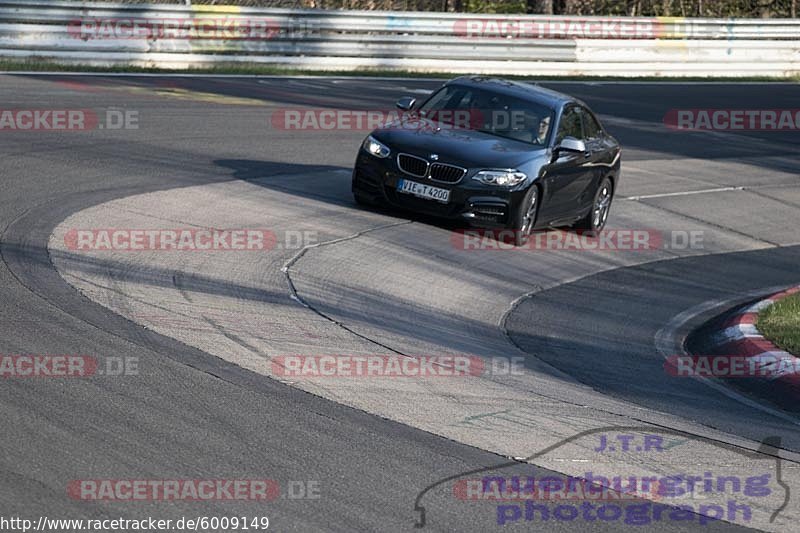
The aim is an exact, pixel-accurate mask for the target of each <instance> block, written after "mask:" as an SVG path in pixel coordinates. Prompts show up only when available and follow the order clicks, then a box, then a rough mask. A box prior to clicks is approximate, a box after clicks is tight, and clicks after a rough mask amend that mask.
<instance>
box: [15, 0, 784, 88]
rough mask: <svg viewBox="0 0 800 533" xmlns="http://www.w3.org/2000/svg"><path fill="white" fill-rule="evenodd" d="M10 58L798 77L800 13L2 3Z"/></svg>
mask: <svg viewBox="0 0 800 533" xmlns="http://www.w3.org/2000/svg"><path fill="white" fill-rule="evenodd" d="M0 58H5V59H12V60H34V59H41V60H49V61H55V62H58V63H61V64H83V65H91V66H112V65H133V66H142V67H161V68H192V67H209V66H217V65H223V64H243V63H254V64H262V65H280V66H285V67H296V68H302V69H313V70H326V71H336V70H352V69H380V70H396V69H402V70H412V71H420V72H425V71H442V72H454V73H479V74H481V73H484V74H489V73H491V74H518V75H537V74H544V75H615V76H659V75H670V76H730V77H736V76H791V75H797V74H798V65H800V20H794V19H791V20H787V19H780V20H742V19H740V20H733V19H731V20H716V19H682V18H680V19H679V18H643V17H633V18H613V17H557V16H526V15H519V16H514V15H463V14H452V13H402V12H373V11H322V10H287V9H258V8H247V7H236V6H210V5H194V6H184V5H165V4H116V3H84V2H70V1H63V0H61V1H59V0H56V1H40V0H16V1H6V0H0Z"/></svg>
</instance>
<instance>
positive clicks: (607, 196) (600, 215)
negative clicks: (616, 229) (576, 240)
mask: <svg viewBox="0 0 800 533" xmlns="http://www.w3.org/2000/svg"><path fill="white" fill-rule="evenodd" d="M613 199H614V185H613V184H612V183H611V180H610V179H609V178H603V181H601V182H600V186H599V187H598V188H597V192H596V193H595V195H594V202H593V203H592V209H591V211H589V214H587V215H586V216H585V217H584V218H583V219H582V220H581V221H580V222H578V223H577V224H575V227H576V228H577V229H581V230H586V231H600V230H602V229H603V228H604V227H605V225H606V221H607V220H608V213H609V212H610V211H611V201H612V200H613Z"/></svg>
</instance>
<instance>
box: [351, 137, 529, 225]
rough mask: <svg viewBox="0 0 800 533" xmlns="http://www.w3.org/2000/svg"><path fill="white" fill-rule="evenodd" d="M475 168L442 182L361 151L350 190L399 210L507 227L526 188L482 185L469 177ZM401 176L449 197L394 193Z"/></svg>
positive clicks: (476, 223)
mask: <svg viewBox="0 0 800 533" xmlns="http://www.w3.org/2000/svg"><path fill="white" fill-rule="evenodd" d="M477 171H478V169H469V170H468V172H467V174H466V175H465V176H464V177H463V178H462V179H461V181H459V182H458V183H442V182H438V181H434V180H431V179H429V178H417V177H413V176H409V175H407V174H405V173H403V172H402V171H401V170H400V169H399V168H398V167H397V163H396V160H395V158H394V157H388V158H386V159H379V158H376V157H374V156H372V155H370V154H368V153H366V152H364V151H363V150H361V151H359V154H358V157H357V158H356V164H355V168H354V169H353V192H354V193H358V194H361V195H365V196H368V197H370V198H372V199H374V200H378V201H382V202H385V203H388V204H389V205H392V206H395V207H398V208H401V209H408V210H410V211H414V212H417V213H424V214H426V215H432V216H435V217H440V218H445V219H449V220H458V221H462V222H465V223H467V224H469V225H470V226H476V227H485V228H496V227H503V228H505V227H509V226H510V225H511V224H512V220H513V213H514V211H515V210H516V208H517V206H518V205H519V203H520V202H522V200H523V198H524V196H525V192H526V189H524V188H523V189H519V188H512V189H501V188H499V187H491V186H488V185H484V184H482V183H479V182H477V181H474V180H472V176H473V175H474V174H475V173H476V172H477ZM400 179H405V180H410V181H416V182H419V183H425V184H427V185H431V186H433V187H439V188H441V189H448V190H449V191H450V200H449V202H448V203H446V204H444V203H441V202H437V201H435V200H428V199H424V198H417V197H416V196H413V195H410V194H405V193H400V192H397V182H398V180H400Z"/></svg>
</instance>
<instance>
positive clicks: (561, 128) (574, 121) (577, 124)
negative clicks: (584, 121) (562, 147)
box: [556, 107, 583, 144]
mask: <svg viewBox="0 0 800 533" xmlns="http://www.w3.org/2000/svg"><path fill="white" fill-rule="evenodd" d="M564 137H575V138H576V139H582V138H583V131H582V130H581V116H580V114H579V113H578V110H577V108H575V107H568V108H567V109H565V110H564V113H563V114H562V115H561V123H560V124H559V125H558V135H557V136H556V144H558V143H560V142H561V141H563V140H564Z"/></svg>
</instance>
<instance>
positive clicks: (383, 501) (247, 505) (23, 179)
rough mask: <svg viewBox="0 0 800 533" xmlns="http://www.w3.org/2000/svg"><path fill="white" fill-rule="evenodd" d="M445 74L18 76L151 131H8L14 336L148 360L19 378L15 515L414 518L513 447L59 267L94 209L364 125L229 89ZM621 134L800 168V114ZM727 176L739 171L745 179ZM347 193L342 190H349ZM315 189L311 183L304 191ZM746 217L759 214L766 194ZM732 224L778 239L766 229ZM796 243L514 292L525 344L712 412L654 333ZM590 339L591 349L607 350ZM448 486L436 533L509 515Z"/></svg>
mask: <svg viewBox="0 0 800 533" xmlns="http://www.w3.org/2000/svg"><path fill="white" fill-rule="evenodd" d="M65 81H68V82H71V83H73V84H72V85H65V84H64V83H61V82H65ZM437 85H438V83H437V82H427V81H415V80H408V81H402V82H390V81H380V80H372V81H371V80H367V81H358V82H348V83H346V84H337V83H332V82H328V81H315V82H311V83H310V84H306V85H299V86H298V85H297V84H296V82H294V81H287V80H280V79H269V80H264V81H263V83H261V82H259V81H258V80H253V79H213V78H202V79H200V78H198V79H192V78H175V79H172V78H157V77H148V78H125V79H116V78H104V77H92V78H85V77H75V78H70V77H69V76H58V77H44V76H2V77H0V96H2V98H3V102H4V104H3V106H4V107H6V108H43V107H50V108H75V107H79V108H86V107H89V108H99V107H104V108H105V107H114V108H117V109H129V110H136V111H138V112H139V113H140V115H141V122H142V126H141V128H140V129H139V130H133V131H130V130H128V131H107V130H97V131H93V132H76V133H58V132H49V133H48V132H8V131H2V132H0V145H1V146H2V153H0V180H2V184H3V188H2V189H3V194H2V195H1V196H0V227H2V228H3V232H2V241H0V253H2V260H3V264H2V265H0V299H2V301H3V302H4V305H3V306H2V308H1V309H0V317H1V318H0V327H2V330H1V331H0V338H1V339H2V340H3V342H2V346H0V353H5V354H9V353H75V354H78V353H97V354H108V355H112V354H113V355H114V356H121V357H125V356H131V357H133V356H135V357H139V358H140V361H141V362H140V367H141V368H142V369H143V371H142V373H141V375H139V376H127V377H125V378H108V377H106V378H104V377H94V378H91V379H69V380H67V379H64V380H47V379H38V380H34V379H30V380H4V381H0V413H1V414H2V417H3V420H4V429H3V431H2V437H0V442H2V450H3V454H2V456H0V470H2V474H1V475H0V506H1V507H2V515H3V516H23V517H30V518H33V519H35V518H36V517H38V516H40V515H44V516H48V517H51V518H52V517H60V518H80V517H86V518H88V517H94V518H114V517H118V516H125V517H129V518H141V517H145V516H156V517H158V518H173V519H175V518H179V517H181V516H188V517H196V516H221V515H227V516H247V517H253V516H262V515H267V516H269V518H270V521H271V523H272V526H271V529H273V528H274V529H275V530H277V531H284V530H295V531H312V530H313V531H316V530H329V531H345V530H347V531H394V530H407V529H411V528H413V524H414V520H415V519H416V514H415V513H414V507H413V506H414V499H415V497H416V495H417V493H418V492H419V491H420V490H422V489H423V488H424V487H426V486H428V485H430V484H431V483H435V482H436V481H437V480H439V479H442V478H445V477H447V476H451V475H454V474H458V473H459V472H465V471H468V470H470V469H473V468H480V467H484V466H491V465H494V464H499V463H502V462H503V458H502V457H499V456H497V455H494V454H491V453H488V452H484V451H480V450H478V449H476V448H472V447H469V446H466V445H462V444H458V443H456V442H453V441H450V440H447V439H443V438H440V437H436V436H432V435H430V434H428V433H426V432H423V431H421V430H417V429H414V428H411V427H408V426H405V425H402V424H398V423H395V422H391V421H388V420H385V419H382V418H379V417H376V416H372V415H368V414H365V413H363V412H360V411H357V410H354V409H351V408H348V407H344V406H341V405H338V404H335V403H333V402H330V401H328V400H324V399H321V398H318V397H315V396H312V395H310V394H307V393H304V392H302V391H299V390H296V389H294V388H291V387H289V386H286V385H282V384H280V383H277V382H274V381H272V380H269V379H266V378H264V377H263V376H260V375H258V374H254V373H251V372H248V371H245V370H242V369H239V368H237V367H235V366H234V365H232V364H230V363H226V362H224V361H222V360H220V359H217V358H215V357H212V356H210V355H208V354H206V353H204V352H201V351H199V350H196V349H194V348H190V347H188V346H186V345H184V344H181V343H179V342H177V341H174V340H171V339H168V338H165V337H162V336H160V335H156V334H154V333H151V332H149V331H147V330H145V329H143V328H142V327H141V326H138V325H136V324H134V323H132V322H129V321H128V320H126V319H124V318H122V317H120V316H117V315H115V314H113V313H111V312H109V311H108V310H106V309H105V308H104V307H102V306H100V305H98V304H95V303H93V302H91V301H89V300H88V299H86V298H84V297H83V296H81V295H80V294H79V293H78V292H76V291H75V290H74V289H73V288H72V287H71V286H69V285H68V284H67V283H66V282H65V281H64V280H63V279H62V278H61V277H60V276H59V275H58V273H57V272H56V271H55V270H54V268H53V267H52V265H51V263H50V260H49V257H48V254H47V249H46V246H47V240H48V238H49V236H50V233H51V232H52V230H53V228H54V227H55V226H56V225H58V224H59V223H60V222H61V221H62V220H64V219H65V218H66V217H67V216H69V215H70V214H72V213H74V212H77V211H79V210H81V209H84V208H87V207H90V206H93V205H96V204H99V203H102V202H105V201H108V200H110V199H114V198H122V197H125V196H129V195H133V194H139V193H144V192H149V191H157V190H165V189H170V188H175V187H182V186H188V185H197V184H207V183H215V182H222V181H228V180H232V179H248V178H249V177H251V176H249V175H248V169H247V168H244V169H242V168H239V169H231V168H225V167H223V166H221V165H220V164H218V163H217V162H219V161H225V160H228V161H234V160H258V161H262V163H261V164H259V165H258V166H257V167H256V168H255V169H253V170H252V172H253V175H252V177H256V176H260V175H264V174H266V173H276V174H278V173H284V172H285V173H289V174H292V173H300V172H302V171H304V170H308V169H319V168H327V167H336V168H349V165H351V163H352V161H351V160H352V156H353V153H354V147H356V146H357V145H358V141H359V139H360V138H361V137H362V136H363V134H361V133H357V134H347V135H342V136H324V137H323V134H320V133H319V132H285V131H276V130H270V129H264V128H263V125H262V124H261V123H260V122H259V121H263V114H259V113H260V110H259V108H257V107H253V106H248V105H244V104H241V105H240V104H239V103H232V100H230V99H233V98H248V99H254V100H258V101H261V102H263V103H266V104H268V105H274V106H283V107H291V106H302V105H311V106H325V107H340V108H347V107H349V106H353V105H354V103H353V102H356V103H357V106H358V107H359V108H365V107H366V108H369V107H371V106H372V107H384V108H385V107H386V106H387V105H390V102H392V101H393V100H394V99H395V97H396V96H397V95H398V94H402V93H404V90H403V88H404V87H405V88H414V89H431V88H434V87H435V86H437ZM131 87H135V89H131ZM558 89H559V90H563V91H565V92H570V93H572V94H576V95H577V96H579V97H581V98H584V99H585V100H586V101H587V102H588V103H589V104H590V105H591V106H592V107H593V108H594V109H595V110H596V111H598V112H599V113H600V114H602V115H609V116H613V117H616V118H618V119H622V120H630V121H645V122H649V123H653V124H658V123H659V122H660V121H661V117H663V114H664V112H665V110H666V109H669V108H680V107H691V108H699V107H725V106H729V107H736V108H744V107H753V106H757V105H759V103H760V104H761V106H762V107H771V108H777V107H790V108H791V107H792V106H793V105H795V104H796V101H797V97H798V95H799V94H798V93H799V92H800V89H798V87H797V86H795V85H769V86H760V85H749V84H748V85H741V86H724V85H692V86H680V85H638V84H633V85H625V86H618V85H611V84H608V85H605V84H602V85H597V86H587V85H582V84H559V85H558ZM199 93H202V94H201V96H198V94H199ZM226 99H228V100H226ZM252 131H259V132H262V131H263V132H264V134H263V135H258V136H255V135H253V134H252ZM613 131H614V134H615V136H617V137H618V138H619V139H620V140H621V142H622V143H623V145H624V146H625V147H626V157H627V159H626V161H630V162H632V163H634V164H635V162H636V161H646V160H647V159H648V158H649V157H650V156H651V154H653V153H656V152H658V153H659V157H661V158H664V159H670V158H672V159H674V160H675V164H676V165H678V164H680V162H681V161H683V160H684V159H686V158H697V159H702V160H708V161H712V162H713V161H725V160H727V159H729V158H730V159H732V158H738V159H743V158H744V159H747V158H753V159H757V160H759V165H761V166H762V167H763V168H764V169H765V170H774V171H787V170H789V171H792V172H794V173H795V178H796V177H797V174H796V172H797V169H798V167H797V166H794V167H792V166H791V163H787V162H786V161H787V159H786V158H788V157H794V156H795V154H796V150H797V147H798V144H800V140H798V137H797V135H796V133H794V132H785V133H778V134H776V133H773V134H765V133H752V134H745V133H742V134H737V135H738V136H739V139H740V140H739V141H738V142H735V143H729V142H726V141H724V140H720V141H719V142H708V140H707V139H703V140H702V141H699V142H698V140H697V139H696V138H694V137H693V136H691V135H683V136H678V135H669V134H665V133H664V132H663V131H662V130H660V129H658V128H657V127H656V128H653V129H652V131H651V132H650V133H646V134H643V133H642V132H641V130H640V129H634V128H632V127H631V128H628V127H626V126H625V124H624V122H619V123H616V124H615V126H614V128H613ZM724 178H725V180H726V181H727V182H729V183H732V184H735V183H737V182H738V181H740V180H744V179H746V177H744V176H742V177H737V176H725V177H724ZM756 179H758V178H756ZM789 185H791V184H790V183H789ZM334 186H336V187H339V185H338V184H332V185H331V187H334ZM331 193H332V190H330V191H326V190H319V191H313V192H309V193H308V194H310V195H311V196H312V197H313V195H315V194H320V195H323V196H325V195H326V194H329V195H330V194H331ZM333 196H334V197H336V198H342V197H344V196H345V195H344V194H340V191H338V190H337V191H335V193H333ZM304 200H305V197H303V196H300V195H298V197H297V201H298V202H302V201H304ZM781 200H782V201H783V202H784V203H787V204H788V206H787V207H788V208H789V209H796V208H797V207H798V205H797V198H796V196H795V197H783V198H782V199H781ZM669 208H671V207H669V206H667V207H665V209H669ZM739 209H740V210H741V206H739ZM742 216H743V217H744V218H745V219H746V218H747V216H748V215H747V212H746V211H744V212H743V214H742ZM798 221H800V214H798V216H797V218H795V219H793V220H787V221H786V223H787V227H789V226H796V225H797V222H798ZM735 232H736V233H737V234H742V235H746V236H748V237H756V238H758V239H761V240H764V241H765V242H770V239H769V238H767V237H764V236H763V235H760V234H758V231H757V230H755V229H754V230H753V231H749V230H747V229H746V228H740V227H739V228H737V229H736V230H735ZM798 259H800V249H798V248H797V247H788V248H778V249H765V250H758V251H748V252H741V253H736V254H723V255H711V256H701V257H692V258H682V259H674V260H669V261H662V262H657V263H652V264H646V265H642V266H636V267H630V268H623V269H619V270H612V271H608V272H603V273H600V274H596V275H593V276H590V277H586V278H583V279H580V280H578V281H575V282H572V283H568V284H566V285H562V286H558V287H555V288H552V289H548V290H545V291H542V292H541V293H537V294H535V295H534V296H533V297H532V298H529V299H527V300H525V301H523V302H522V303H521V304H520V305H519V306H518V307H517V309H516V310H515V312H514V313H513V314H512V315H511V316H510V317H509V320H508V322H507V326H508V329H509V332H510V334H511V336H512V338H513V340H514V341H515V342H516V343H518V344H519V345H520V346H521V347H523V348H524V349H525V350H526V351H528V352H530V353H532V354H535V355H536V356H537V357H539V358H541V359H544V360H546V361H547V362H549V363H550V364H552V365H554V366H556V367H558V368H561V369H563V370H565V371H567V372H568V373H570V374H572V375H574V376H575V377H577V378H578V379H579V380H580V381H582V382H584V383H587V384H589V385H591V386H592V387H593V388H594V389H596V390H598V391H600V392H602V393H603V394H606V395H609V396H611V397H614V398H620V399H624V400H630V401H632V402H633V403H636V404H638V405H640V406H643V407H645V408H648V409H658V410H661V411H666V412H670V413H676V414H680V415H681V416H686V417H687V418H689V419H698V418H703V419H704V420H708V418H709V417H711V418H713V416H714V409H728V410H729V409H730V405H729V404H727V403H725V402H720V403H719V404H716V405H715V404H709V403H702V404H701V403H697V402H695V401H694V400H695V399H696V398H699V397H705V395H704V393H703V392H701V391H700V386H699V385H697V384H695V383H676V384H674V388H672V389H671V390H670V391H665V389H664V383H663V377H662V375H663V374H662V373H661V372H662V370H661V367H660V365H661V364H662V361H661V360H660V359H659V358H660V356H659V355H658V354H657V353H655V351H654V349H653V346H652V338H653V336H654V334H655V332H656V330H657V329H658V328H659V327H661V326H663V324H664V323H666V322H667V321H668V320H669V319H670V318H671V317H672V316H674V315H675V314H676V313H677V312H680V311H682V310H684V309H687V308H689V307H692V306H693V305H696V304H698V303H701V302H703V301H705V300H710V299H715V298H721V297H733V296H735V294H736V292H737V291H739V290H744V289H747V290H750V289H758V288H760V287H771V286H775V285H781V284H786V285H788V284H792V283H797V282H798V279H800V270H798V267H797V265H798V264H800V261H798ZM620 301H622V302H624V305H620V304H619V302H620ZM533 325H535V327H534V326H533ZM587 352H588V353H591V354H592V356H591V361H588V362H587V361H586V360H585V357H586V354H587ZM654 390H657V391H658V394H653V391H654ZM742 409H746V408H742ZM728 414H730V413H728ZM795 442H796V441H795ZM795 451H797V449H796V448H795ZM526 468H527V469H528V470H527V472H530V467H526ZM536 471H537V473H539V474H542V473H544V472H545V471H543V470H541V469H537V470H536ZM109 474H110V475H109ZM92 477H97V478H108V477H112V478H137V479H143V478H159V479H164V478H183V479H187V478H270V479H275V480H277V481H278V482H279V483H280V484H281V485H282V486H285V485H286V484H287V483H289V482H290V481H291V480H312V481H318V482H319V484H320V486H321V497H320V498H319V499H318V500H310V501H303V500H291V499H288V498H281V499H279V500H277V501H274V502H270V503H268V504H261V503H253V502H213V503H193V502H182V503H163V502H161V503H158V502H156V503H126V504H119V503H100V502H96V503H91V502H82V501H75V500H71V499H70V498H69V497H68V496H67V492H66V487H67V484H68V483H69V481H70V480H73V479H87V478H92ZM433 498H434V499H433V501H432V502H430V503H428V504H427V506H428V509H429V516H428V518H429V520H428V524H427V527H428V528H429V529H430V530H443V531H486V530H489V529H492V527H493V524H494V514H493V512H492V510H491V509H489V510H487V509H486V508H485V507H481V506H469V505H464V504H463V503H461V502H457V501H454V500H453V498H452V496H451V495H449V494H447V493H446V491H445V492H444V493H441V494H438V495H434V496H433ZM434 509H435V513H434V512H432V511H431V510H434ZM528 528H529V529H530V524H528ZM706 528H710V529H715V530H716V529H725V530H728V529H734V526H731V525H729V524H724V523H720V524H714V525H712V526H704V527H702V528H700V527H698V526H696V525H692V524H688V525H685V526H681V527H680V528H679V527H678V525H677V524H675V523H671V524H658V525H651V526H648V531H650V530H653V531H657V530H664V531H666V530H670V531H679V530H694V529H706ZM533 529H537V530H538V529H541V530H548V531H551V530H556V531H558V530H565V531H566V530H569V531H571V530H590V531H594V530H597V531H616V530H619V526H618V525H617V524H614V523H613V522H612V523H594V524H592V525H591V527H587V524H586V523H579V524H572V523H569V522H563V523H558V524H555V523H548V524H546V525H542V524H536V525H535V527H533ZM737 529H738V528H737Z"/></svg>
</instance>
